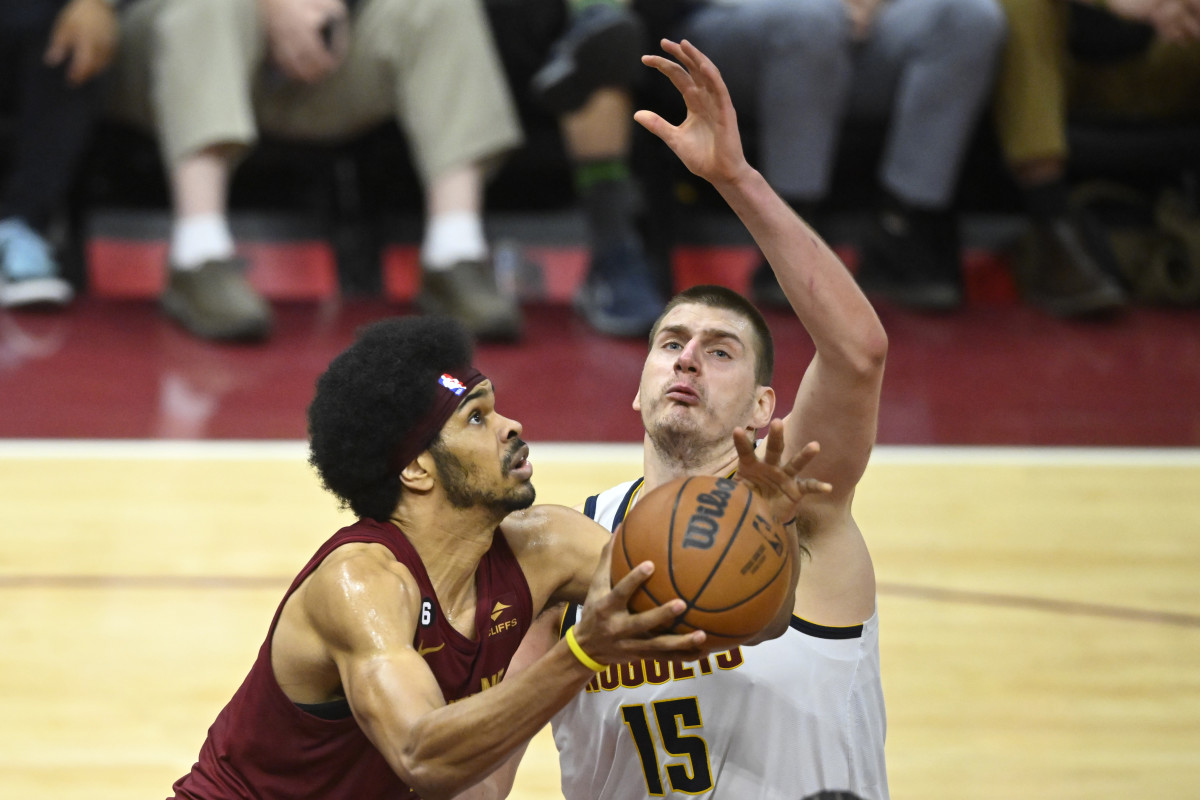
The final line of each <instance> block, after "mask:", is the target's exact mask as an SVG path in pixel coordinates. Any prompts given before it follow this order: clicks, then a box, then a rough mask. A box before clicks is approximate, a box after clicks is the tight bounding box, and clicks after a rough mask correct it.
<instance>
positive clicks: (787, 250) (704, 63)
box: [634, 40, 887, 502]
mask: <svg viewBox="0 0 1200 800" xmlns="http://www.w3.org/2000/svg"><path fill="white" fill-rule="evenodd" d="M662 47H663V50H664V51H666V53H667V54H669V55H670V56H672V57H673V58H674V59H675V60H671V59H668V58H664V57H662V56H657V55H647V56H644V57H643V59H642V60H643V62H644V63H645V64H647V65H648V66H651V67H654V68H655V69H657V70H658V71H659V72H661V73H663V74H664V75H665V76H666V77H667V78H669V79H670V81H671V83H672V84H673V85H674V86H675V88H676V89H677V90H679V92H680V94H681V95H682V96H683V99H684V102H685V104H686V106H687V117H686V118H685V119H684V121H683V122H682V123H680V124H679V125H671V124H670V123H668V122H667V121H666V120H664V119H663V118H662V117H661V116H659V115H658V114H656V113H654V112H652V111H645V110H643V111H638V112H637V113H636V114H635V115H634V118H635V119H636V120H637V121H638V122H639V123H641V124H642V125H643V126H644V127H645V128H646V129H647V130H649V131H650V132H651V133H654V134H655V135H657V136H658V137H659V138H661V139H662V140H663V141H664V142H665V143H666V144H667V145H668V146H669V147H670V148H671V150H672V151H673V152H674V153H675V154H676V155H677V156H678V157H679V159H680V160H681V161H682V162H683V163H684V165H686V166H687V168H688V169H689V170H691V171H692V172H693V173H695V174H696V175H698V176H700V177H702V178H704V179H705V180H707V181H709V182H710V183H711V184H712V185H713V186H714V187H715V188H716V189H717V191H718V192H720V194H721V196H722V197H723V198H724V199H725V201H726V202H727V203H728V204H729V206H730V208H731V209H733V211H734V212H735V213H736V214H737V216H738V217H739V219H741V221H742V223H743V224H744V225H745V226H746V228H747V230H749V232H750V233H751V234H752V235H753V237H754V240H755V242H756V243H757V244H758V246H759V248H760V249H761V250H762V252H763V254H764V255H765V256H766V258H767V260H768V261H769V262H770V264H771V266H772V267H773V268H774V270H775V274H776V276H777V278H778V279H779V284H780V286H781V287H782V288H783V290H784V292H785V294H786V295H787V297H788V300H789V301H790V302H791V304H792V308H793V309H794V310H795V312H796V315H797V317H799V319H800V321H801V323H803V324H804V326H805V328H806V329H807V331H808V333H809V335H810V336H811V337H812V339H813V342H814V343H815V345H816V350H817V355H816V358H814V360H813V362H812V363H811V364H810V365H809V367H808V370H807V372H806V374H805V378H804V381H803V382H802V383H801V386H800V388H799V390H798V392H797V395H796V404H795V406H794V408H793V409H792V411H791V413H789V414H788V416H787V418H786V419H787V431H786V448H787V449H786V451H785V453H784V456H785V458H790V457H792V456H794V455H795V454H796V453H798V452H799V451H800V448H801V447H803V445H804V444H805V443H807V442H809V441H813V440H819V441H820V442H821V444H822V446H823V448H824V449H825V450H826V453H827V455H826V456H825V457H823V458H822V459H821V477H822V479H824V480H826V481H828V482H829V483H831V484H832V485H833V493H832V494H831V499H832V500H833V501H834V502H844V501H845V500H846V499H847V498H849V497H850V496H851V494H852V493H853V490H854V487H855V486H856V485H857V483H858V480H859V478H860V477H861V476H862V473H863V470H864V469H865V468H866V464H867V459H868V458H869V455H870V452H871V447H872V446H873V444H874V441H875V426H876V417H877V415H878V399H879V390H880V386H881V384H882V380H883V366H884V360H885V357H886V353H887V337H886V335H885V333H884V330H883V326H882V325H881V324H880V322H879V318H878V317H877V316H876V314H875V311H874V309H873V308H872V307H871V304H870V302H869V301H868V300H867V298H866V297H865V296H864V295H863V293H862V291H861V290H860V289H859V288H858V285H857V284H856V283H855V281H854V278H853V276H852V275H851V274H850V273H849V271H847V269H846V267H845V265H844V264H843V263H842V261H841V259H839V258H838V256H837V254H836V253H834V252H833V250H832V249H830V247H829V246H828V244H826V242H825V241H824V240H823V239H822V238H821V237H820V236H819V235H818V234H817V233H816V232H815V231H814V230H813V229H812V228H811V227H809V226H808V224H807V223H805V222H804V220H802V219H801V218H800V217H799V216H798V215H797V214H796V213H795V212H794V211H793V210H792V209H791V207H789V206H788V205H787V203H785V202H784V201H783V200H782V198H780V197H779V196H778V194H776V192H775V191H774V190H773V189H772V188H771V187H770V185H769V184H768V183H767V181H766V179H765V178H764V177H763V176H762V175H761V174H760V173H759V172H758V171H757V170H755V169H753V168H752V167H751V166H750V165H749V164H748V163H747V162H746V159H745V156H744V154H743V151H742V145H741V135H740V133H739V131H738V126H737V115H736V113H735V112H734V109H733V103H732V101H731V100H730V97H729V92H728V90H727V89H726V87H725V83H724V80H723V79H722V78H721V74H720V71H719V70H718V69H717V67H716V65H714V64H713V63H712V61H711V60H709V59H708V57H707V56H705V55H704V54H703V53H701V52H700V51H699V50H698V49H697V48H695V47H694V46H692V45H691V44H690V43H689V42H687V41H684V42H679V43H676V42H671V41H668V40H663V42H662Z"/></svg>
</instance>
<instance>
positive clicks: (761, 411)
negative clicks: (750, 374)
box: [750, 386, 775, 430]
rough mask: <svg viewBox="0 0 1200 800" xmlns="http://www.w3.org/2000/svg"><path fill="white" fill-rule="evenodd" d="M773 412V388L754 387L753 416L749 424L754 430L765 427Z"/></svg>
mask: <svg viewBox="0 0 1200 800" xmlns="http://www.w3.org/2000/svg"><path fill="white" fill-rule="evenodd" d="M774 413H775V390H774V389H772V388H771V387H770V386H758V387H756V388H755V389H754V416H753V418H752V419H751V421H750V425H751V426H752V427H753V428H754V430H758V429H759V428H763V427H766V425H767V424H768V423H769V422H770V421H771V415H772V414H774Z"/></svg>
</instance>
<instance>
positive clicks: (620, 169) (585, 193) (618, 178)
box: [575, 159, 638, 252]
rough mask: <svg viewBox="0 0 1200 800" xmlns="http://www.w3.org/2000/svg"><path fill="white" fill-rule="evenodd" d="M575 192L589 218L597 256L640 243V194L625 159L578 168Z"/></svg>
mask: <svg viewBox="0 0 1200 800" xmlns="http://www.w3.org/2000/svg"><path fill="white" fill-rule="evenodd" d="M575 191H576V193H577V194H578V195H579V199H580V202H581V204H582V205H583V212H584V216H585V217H586V218H587V226H588V231H589V233H590V234H591V239H592V241H591V246H592V250H593V252H603V251H605V250H607V249H609V248H611V247H615V246H618V245H621V244H626V243H630V242H635V241H637V239H638V232H637V226H636V219H637V213H638V194H637V189H636V188H635V187H634V185H633V178H632V177H631V176H630V172H629V165H628V164H626V163H625V161H624V159H609V160H603V161H587V162H584V163H581V164H578V165H576V167H575Z"/></svg>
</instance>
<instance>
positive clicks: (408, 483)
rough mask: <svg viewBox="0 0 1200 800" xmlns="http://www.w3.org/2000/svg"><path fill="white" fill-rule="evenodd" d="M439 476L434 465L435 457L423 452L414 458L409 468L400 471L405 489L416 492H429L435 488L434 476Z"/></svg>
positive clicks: (426, 451) (401, 481)
mask: <svg viewBox="0 0 1200 800" xmlns="http://www.w3.org/2000/svg"><path fill="white" fill-rule="evenodd" d="M436 474H437V472H436V470H435V469H434V465H433V455H432V454H431V453H430V452H429V451H428V450H425V451H423V452H422V453H421V454H420V455H419V456H417V457H416V458H414V459H413V460H412V461H411V462H410V463H409V465H408V466H407V467H405V468H404V469H402V470H400V483H401V485H402V486H404V488H406V489H410V490H412V491H415V492H428V491H429V490H430V489H432V488H433V484H434V476H435V475H436Z"/></svg>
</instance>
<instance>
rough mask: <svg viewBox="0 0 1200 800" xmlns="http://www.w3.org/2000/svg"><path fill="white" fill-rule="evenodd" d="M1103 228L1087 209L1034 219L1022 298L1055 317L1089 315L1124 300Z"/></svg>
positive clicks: (1027, 246) (1118, 305) (1111, 308)
mask: <svg viewBox="0 0 1200 800" xmlns="http://www.w3.org/2000/svg"><path fill="white" fill-rule="evenodd" d="M1118 271H1119V267H1118V266H1117V260H1116V255H1115V254H1114V253H1113V251H1112V248H1111V247H1110V245H1109V243H1108V240H1107V238H1106V235H1105V233H1104V231H1103V230H1102V229H1101V228H1100V225H1099V223H1098V222H1097V221H1096V220H1095V219H1094V218H1092V217H1091V215H1090V214H1087V213H1086V212H1082V211H1078V210H1076V211H1072V212H1071V213H1069V214H1068V215H1066V216H1062V217H1056V218H1054V219H1051V220H1048V221H1045V222H1040V223H1036V224H1035V225H1034V228H1033V231H1032V232H1031V234H1030V235H1029V237H1028V238H1027V240H1026V242H1025V258H1024V273H1025V274H1024V276H1023V281H1022V283H1023V284H1024V289H1025V298H1026V299H1027V300H1028V301H1029V302H1031V303H1033V304H1034V305H1037V306H1040V307H1041V308H1043V309H1044V310H1046V311H1048V312H1049V313H1051V314H1053V315H1055V316H1058V317H1088V316H1096V315H1104V314H1107V313H1109V312H1112V311H1115V310H1116V309H1119V308H1121V307H1123V306H1125V305H1126V303H1127V302H1128V300H1127V298H1126V295H1125V290H1124V289H1123V288H1122V287H1121V285H1120V284H1119V283H1117V279H1116V277H1115V276H1116V274H1117V273H1118Z"/></svg>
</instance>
